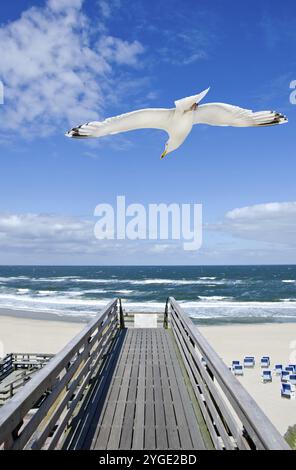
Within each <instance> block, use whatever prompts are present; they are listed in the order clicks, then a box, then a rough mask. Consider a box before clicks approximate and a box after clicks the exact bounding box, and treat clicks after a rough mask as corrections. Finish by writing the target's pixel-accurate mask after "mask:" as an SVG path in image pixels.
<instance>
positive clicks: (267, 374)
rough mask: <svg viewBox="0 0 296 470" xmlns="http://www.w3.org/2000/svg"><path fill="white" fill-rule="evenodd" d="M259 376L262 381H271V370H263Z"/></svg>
mask: <svg viewBox="0 0 296 470" xmlns="http://www.w3.org/2000/svg"><path fill="white" fill-rule="evenodd" d="M261 377H262V382H263V383H266V382H272V373H271V370H263V371H262V374H261Z"/></svg>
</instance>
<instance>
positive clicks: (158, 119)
mask: <svg viewBox="0 0 296 470" xmlns="http://www.w3.org/2000/svg"><path fill="white" fill-rule="evenodd" d="M173 112H174V110H170V109H159V108H157V109H153V108H149V109H140V110H138V111H133V112H131V113H126V114H121V115H120V116H115V117H111V118H108V119H105V121H101V122H98V121H93V122H88V123H86V124H82V125H81V126H77V127H73V129H71V130H70V131H69V132H67V134H66V136H67V137H76V138H84V137H103V136H105V135H113V134H119V133H120V132H128V131H133V130H135V129H146V128H151V129H162V130H165V131H167V132H168V128H169V121H170V118H171V116H172V114H173Z"/></svg>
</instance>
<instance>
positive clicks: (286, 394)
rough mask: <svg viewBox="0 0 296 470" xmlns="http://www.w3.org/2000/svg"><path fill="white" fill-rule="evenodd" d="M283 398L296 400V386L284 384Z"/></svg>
mask: <svg viewBox="0 0 296 470" xmlns="http://www.w3.org/2000/svg"><path fill="white" fill-rule="evenodd" d="M281 396H282V397H283V398H292V399H293V398H295V385H292V384H290V383H282V386H281Z"/></svg>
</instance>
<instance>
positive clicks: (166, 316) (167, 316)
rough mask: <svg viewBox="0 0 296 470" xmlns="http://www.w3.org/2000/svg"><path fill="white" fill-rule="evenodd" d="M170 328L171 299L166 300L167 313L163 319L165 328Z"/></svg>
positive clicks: (165, 312)
mask: <svg viewBox="0 0 296 470" xmlns="http://www.w3.org/2000/svg"><path fill="white" fill-rule="evenodd" d="M168 326H169V297H168V298H167V300H166V303H165V311H164V317H163V327H164V328H165V329H167V328H168Z"/></svg>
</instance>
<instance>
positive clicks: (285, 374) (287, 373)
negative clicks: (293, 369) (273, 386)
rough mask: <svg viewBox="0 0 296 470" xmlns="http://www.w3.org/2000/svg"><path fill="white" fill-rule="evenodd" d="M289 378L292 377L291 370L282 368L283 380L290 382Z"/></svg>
mask: <svg viewBox="0 0 296 470" xmlns="http://www.w3.org/2000/svg"><path fill="white" fill-rule="evenodd" d="M289 378H290V372H289V371H287V370H282V373H281V381H282V382H288V380H289Z"/></svg>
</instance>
